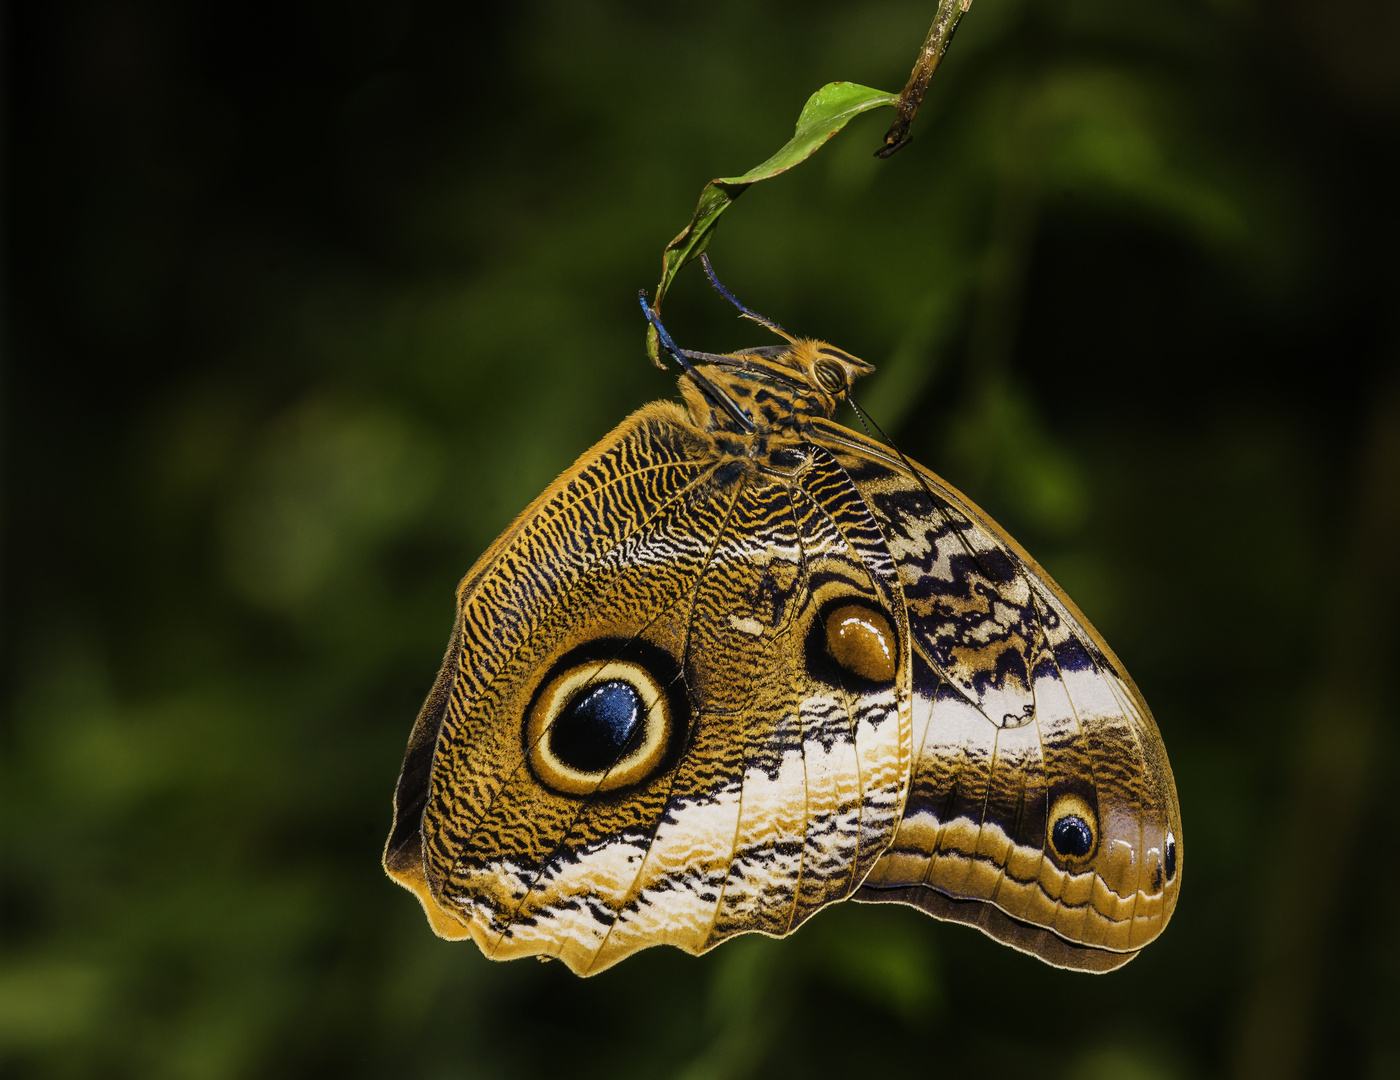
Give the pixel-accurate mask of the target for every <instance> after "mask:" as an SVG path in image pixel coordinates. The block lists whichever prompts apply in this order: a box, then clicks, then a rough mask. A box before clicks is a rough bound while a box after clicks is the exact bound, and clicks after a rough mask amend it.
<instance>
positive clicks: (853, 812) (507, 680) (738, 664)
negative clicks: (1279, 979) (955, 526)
mask: <svg viewBox="0 0 1400 1080" xmlns="http://www.w3.org/2000/svg"><path fill="white" fill-rule="evenodd" d="M788 457H789V458H792V459H793V460H792V462H791V464H792V466H793V467H792V468H790V469H788V470H787V471H781V470H778V471H775V470H764V469H761V468H758V467H756V466H754V465H753V464H752V463H750V462H747V461H742V460H735V459H732V458H726V457H725V456H724V455H723V454H722V453H721V452H720V450H719V449H718V448H717V446H716V444H715V443H714V441H713V440H712V439H711V437H710V436H708V435H706V434H704V433H703V432H701V431H699V430H698V429H697V428H695V427H694V426H693V425H691V424H690V423H689V422H688V420H687V418H686V414H685V413H684V412H683V411H681V410H680V409H679V408H676V407H674V406H670V405H666V404H658V405H653V406H649V407H648V408H646V409H644V410H642V411H641V412H640V413H638V414H636V415H635V416H633V417H631V418H629V420H627V421H626V422H624V423H623V425H622V426H621V427H619V428H618V429H617V431H615V432H614V433H613V434H612V435H610V436H609V437H608V438H607V439H605V440H604V441H603V442H602V443H600V444H599V445H598V446H597V447H595V448H594V449H593V450H592V451H590V452H589V453H588V454H585V455H584V457H583V458H581V459H580V461H579V462H578V463H577V464H576V465H575V466H574V467H573V468H572V469H571V470H570V471H569V472H567V473H566V474H565V475H564V476H563V477H561V478H560V480H559V481H558V482H557V483H556V484H555V485H554V486H553V487H552V488H551V489H550V490H549V491H547V492H545V494H544V495H542V496H541V497H540V499H539V500H537V501H536V503H535V504H534V505H533V506H532V507H530V508H529V509H528V510H527V511H526V512H525V513H524V514H522V515H521V517H520V518H519V519H518V520H517V522H516V523H515V524H514V525H513V526H512V527H511V529H510V530H508V531H507V533H506V534H505V535H504V536H503V537H502V538H501V539H500V540H498V541H497V543H496V544H495V545H494V546H493V547H492V549H491V550H489V551H488V552H487V553H486V555H484V556H483V557H482V559H481V560H480V562H479V563H478V564H477V566H476V567H475V568H474V569H473V570H472V572H471V573H470V574H468V576H467V578H466V579H465V580H464V581H463V583H462V585H461V587H460V589H459V593H458V618H457V625H456V630H455V632H454V635H453V640H452V644H451V646H450V647H449V650H448V654H447V657H446V659H445V661H444V664H443V668H442V672H441V674H440V675H439V677H438V681H437V683H436V685H435V687H434V690H433V692H432V694H430V696H429V699H428V701H427V703H426V704H425V706H424V709H423V712H422V714H421V715H420V717H419V721H418V724H417V726H416V727H415V730H414V734H413V736H412V738H411V740H410V744H409V750H408V754H407V756H406V758H405V763H404V770H403V774H402V777H401V780H400V784H399V789H398V793H397V798H396V816H395V827H394V831H393V833H392V834H391V836H390V840H389V843H388V845H387V847H386V851H385V866H386V868H387V869H388V870H389V872H390V874H391V875H392V876H393V877H395V878H396V879H397V880H398V881H399V882H400V883H402V884H404V885H405V886H406V887H408V888H410V889H412V890H413V891H414V892H415V893H416V894H417V895H418V897H419V899H420V901H421V902H422V904H423V906H424V908H425V910H426V911H427V913H428V916H429V919H430V920H431V922H432V924H433V926H434V928H435V929H436V930H437V931H438V933H440V934H442V935H443V936H447V937H467V936H470V937H471V938H472V939H473V940H474V941H476V943H477V944H478V945H479V946H480V948H481V949H482V951H483V952H485V953H486V954H487V955H488V956H492V957H495V958H499V959H506V958H511V957H516V956H525V955H545V956H557V957H559V958H560V959H562V960H563V961H564V962H565V963H566V964H568V966H569V967H570V968H571V969H573V970H574V971H576V972H578V973H580V974H589V973H593V972H597V971H600V970H602V969H604V968H605V967H608V966H610V965H611V964H613V963H615V962H617V961H618V960H620V959H622V958H623V957H625V956H627V955H629V954H630V953H631V952H633V951H636V950H637V949H641V948H645V947H647V946H650V945H655V944H661V943H668V944H673V945H677V946H679V947H680V948H683V949H686V950H687V951H690V952H695V953H698V952H702V951H704V950H706V949H708V948H710V947H712V946H713V945H715V944H717V943H718V942H720V941H722V940H724V939H725V938H727V937H730V936H732V935H734V934H738V933H742V932H745V931H760V932H764V933H768V934H772V935H782V934H785V933H788V932H789V931H791V930H792V929H793V928H795V927H796V926H797V925H799V924H800V923H801V922H802V921H803V920H804V919H806V918H807V917H808V916H810V915H811V914H812V913H813V912H815V911H816V910H818V909H819V908H820V907H822V906H823V905H825V904H827V903H830V902H832V901H833V900H838V899H842V898H845V897H847V896H849V895H850V894H851V893H852V892H854V891H855V890H856V889H857V888H858V887H859V886H860V884H861V882H862V881H863V880H864V879H865V877H866V875H867V873H868V872H869V871H870V869H871V868H872V867H873V866H874V865H875V863H876V861H877V859H878V858H879V857H880V856H881V854H882V853H883V852H884V851H885V849H886V848H887V847H888V846H889V843H890V841H891V839H892V838H893V835H894V829H895V826H896V824H897V823H898V821H899V813H900V809H901V807H902V806H903V803H904V799H905V795H906V793H907V787H908V779H909V762H910V754H911V746H912V727H911V723H912V720H911V707H910V702H911V698H910V681H909V680H910V663H909V659H910V653H909V641H908V626H907V621H906V619H905V616H904V607H903V600H902V597H901V594H900V591H899V588H898V584H897V578H896V575H895V566H894V562H893V560H892V559H891V557H890V552H889V550H888V548H887V547H886V545H885V542H884V538H883V535H882V533H881V531H880V529H879V526H878V524H877V523H876V522H875V520H874V518H873V517H872V515H871V512H870V509H869V507H868V506H867V505H866V503H865V502H864V500H862V499H861V498H860V496H859V494H858V493H857V492H856V491H855V490H854V489H853V488H852V487H851V486H850V484H849V482H848V481H847V480H846V478H845V476H844V474H843V473H842V471H841V469H840V468H839V467H838V466H837V465H836V463H835V462H834V461H833V460H832V459H831V458H830V456H829V455H827V454H825V453H824V452H823V451H821V450H819V449H817V448H808V449H807V450H806V451H804V452H803V453H800V454H796V455H795V457H794V455H792V454H789V455H788ZM796 458H801V459H802V460H801V461H800V462H799V461H797V460H796ZM785 460H786V459H785ZM882 650H883V652H882ZM638 718H640V719H638ZM629 724H630V725H631V726H629Z"/></svg>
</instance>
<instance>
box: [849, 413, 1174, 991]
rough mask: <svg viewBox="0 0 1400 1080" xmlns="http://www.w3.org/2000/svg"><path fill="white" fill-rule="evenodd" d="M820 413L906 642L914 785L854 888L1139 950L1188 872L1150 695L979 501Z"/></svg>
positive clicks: (1077, 963) (1038, 945) (1100, 963)
mask: <svg viewBox="0 0 1400 1080" xmlns="http://www.w3.org/2000/svg"><path fill="white" fill-rule="evenodd" d="M824 428H825V429H826V430H825V432H824V435H823V438H824V441H827V443H828V445H829V446H831V448H832V449H833V451H834V453H835V456H836V457H837V459H838V461H840V463H841V464H842V466H843V467H844V468H845V469H846V471H847V473H848V474H849V476H850V477H851V480H852V482H853V483H854V485H855V486H856V487H857V488H858V489H859V490H860V492H861V494H862V495H863V497H864V498H865V499H866V501H867V502H868V503H869V505H870V506H871V508H872V510H873V511H874V514H875V516H876V518H877V519H878V520H879V521H880V522H881V525H882V528H883V530H884V533H885V537H886V540H887V542H888V544H889V547H890V551H891V554H892V556H893V557H894V559H895V562H896V564H897V566H898V573H899V578H900V583H901V585H902V587H903V592H904V598H905V603H906V607H907V610H908V614H909V623H910V635H911V642H912V652H913V664H912V678H913V690H914V745H915V757H914V765H913V776H912V779H911V782H910V791H909V798H908V802H907V804H906V806H905V810H904V815H903V819H902V821H901V822H900V826H899V829H898V831H897V833H896V836H895V839H894V841H893V843H892V844H891V846H890V849H889V850H888V851H887V852H886V854H885V855H884V856H883V857H882V858H881V860H880V861H879V862H878V863H877V865H876V866H875V868H874V870H873V871H872V872H871V874H870V876H869V877H868V878H867V880H866V882H865V886H864V888H862V889H861V890H860V892H859V893H858V894H857V896H856V899H858V900H866V901H878V900H895V901H899V902H904V903H910V904H913V905H915V906H918V907H920V908H923V909H924V910H926V911H928V912H930V913H931V914H934V915H936V916H938V917H941V918H949V919H954V920H957V921H960V922H966V923H971V924H973V925H976V926H978V927H980V928H981V929H983V930H984V931H985V932H987V933H988V934H990V935H992V936H993V937H996V938H998V939H999V940H1002V941H1005V942H1007V943H1009V944H1011V945H1013V946H1015V947H1017V948H1020V949H1022V950H1023V951H1027V952H1032V953H1035V954H1036V955H1039V956H1040V957H1042V959H1045V960H1048V961H1049V962H1051V963H1054V964H1057V965H1059V966H1063V967H1073V968H1081V969H1086V970H1095V971H1104V970H1110V969H1112V968H1114V967H1117V966H1120V965H1121V964H1123V963H1126V962H1127V960H1129V959H1131V958H1132V956H1133V955H1135V954H1136V952H1137V950H1138V949H1140V948H1141V947H1142V946H1143V945H1145V944H1146V943H1147V942H1148V941H1150V940H1151V939H1152V938H1153V937H1155V936H1156V935H1157V934H1158V933H1159V932H1160V931H1161V929H1162V928H1163V927H1164V926H1165V924H1166V922H1167V920H1168V918H1169V917H1170V915H1171V911H1172V909H1173V907H1174V906H1175V902H1176V897H1177V892H1178V889H1179V886H1180V882H1181V862H1182V856H1181V850H1180V849H1181V822H1180V812H1179V809H1178V806H1177V800H1176V788H1175V783H1174V781H1173V779H1172V775H1171V768H1170V766H1169V765H1168V763H1167V757H1166V752H1165V750H1164V748H1163V746H1162V740H1161V736H1160V735H1159V733H1158V731H1157V727H1156V724H1155V723H1154V721H1153V719H1152V716H1151V713H1150V712H1149V711H1148V709H1147V706H1146V705H1145V703H1144V702H1143V700H1142V698H1141V695H1140V694H1139V693H1138V691H1137V688H1136V687H1135V686H1134V685H1133V683H1132V681H1131V680H1130V679H1129V678H1128V676H1127V674H1126V672H1124V670H1123V668H1122V666H1121V665H1120V664H1119V662H1118V660H1117V658H1116V657H1114V656H1113V654H1112V653H1111V652H1110V651H1109V650H1108V648H1107V646H1106V645H1104V643H1103V641H1102V640H1101V639H1100V638H1099V636H1098V634H1097V633H1096V632H1095V631H1094V630H1093V629H1092V627H1090V626H1089V624H1088V622H1087V621H1086V620H1085V619H1084V618H1083V616H1082V615H1080V614H1079V612H1078V611H1077V610H1076V609H1075V608H1074V606H1073V605H1072V604H1071V603H1070V602H1069V600H1068V599H1067V598H1066V597H1065V596H1064V594H1063V593H1062V592H1061V591H1060V590H1059V588H1058V587H1057V586H1056V585H1055V584H1054V583H1053V581H1051V580H1050V578H1049V577H1048V575H1046V573H1045V572H1044V570H1042V569H1041V568H1040V567H1039V566H1038V565H1037V564H1036V563H1035V562H1034V560H1032V559H1031V558H1030V556H1028V555H1026V553H1025V552H1024V551H1023V550H1022V549H1021V548H1020V547H1019V546H1018V545H1017V544H1016V543H1015V541H1013V540H1011V538H1010V537H1008V536H1006V534H1005V533H1003V532H1002V531H1001V530H1000V529H999V528H998V527H997V526H996V525H995V524H994V523H992V522H991V520H990V519H989V518H987V516H986V515H985V514H983V513H982V512H981V511H980V510H978V509H977V507H975V506H974V505H973V504H972V503H971V502H970V501H969V500H967V499H966V498H965V497H964V496H962V495H961V494H959V493H958V492H956V491H955V490H953V489H952V488H950V487H949V486H948V485H947V484H946V483H944V481H942V480H941V479H939V478H938V477H937V476H935V475H933V474H932V473H929V472H926V471H921V472H920V478H919V479H916V478H915V477H914V476H913V475H911V473H910V471H909V469H908V468H907V467H906V466H905V464H904V463H903V462H902V461H901V460H900V459H899V458H897V457H896V456H894V455H893V454H892V453H891V452H890V451H889V450H888V449H887V448H885V447H882V446H880V445H879V444H877V443H874V442H871V441H869V440H865V439H862V438H861V437H860V436H859V435H856V434H855V433H853V432H850V431H849V430H848V429H845V428H842V427H838V426H837V425H835V424H829V425H824ZM920 480H922V483H921V482H920ZM1080 823H1082V825H1083V826H1085V828H1083V829H1081V828H1080Z"/></svg>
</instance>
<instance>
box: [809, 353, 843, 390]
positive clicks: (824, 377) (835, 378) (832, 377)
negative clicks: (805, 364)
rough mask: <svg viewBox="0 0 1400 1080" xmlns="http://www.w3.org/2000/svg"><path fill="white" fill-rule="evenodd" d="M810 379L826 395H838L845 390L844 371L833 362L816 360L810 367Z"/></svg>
mask: <svg viewBox="0 0 1400 1080" xmlns="http://www.w3.org/2000/svg"><path fill="white" fill-rule="evenodd" d="M812 378H814V379H816V381H817V385H818V386H820V387H821V388H822V389H823V390H825V391H826V392H827V393H828V394H840V393H842V392H843V391H844V390H845V389H846V369H845V368H843V367H842V366H841V365H840V364H838V363H837V362H836V361H835V360H827V359H821V360H818V361H817V362H816V363H815V364H813V365H812Z"/></svg>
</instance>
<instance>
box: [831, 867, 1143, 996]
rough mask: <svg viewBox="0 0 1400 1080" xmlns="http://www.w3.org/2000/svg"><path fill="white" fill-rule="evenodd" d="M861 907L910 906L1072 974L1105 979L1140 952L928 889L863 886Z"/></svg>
mask: <svg viewBox="0 0 1400 1080" xmlns="http://www.w3.org/2000/svg"><path fill="white" fill-rule="evenodd" d="M851 899H852V900H854V901H856V902H857V903H859V904H878V903H881V902H882V901H883V902H888V903H895V904H908V905H909V906H910V907H916V908H918V909H919V910H920V911H923V912H927V913H928V914H929V915H932V916H933V917H934V918H935V919H946V920H948V921H949V922H959V923H963V924H964V925H966V926H975V927H976V928H977V929H978V930H981V931H982V933H984V934H986V935H987V936H988V937H989V938H992V939H993V940H995V941H1000V942H1001V943H1002V944H1003V945H1010V946H1011V947H1012V948H1013V949H1015V950H1017V951H1018V952H1023V953H1026V954H1028V955H1030V956H1034V957H1035V958H1036V959H1038V960H1043V961H1044V962H1045V963H1047V964H1050V965H1051V966H1052V967H1057V968H1066V969H1068V970H1070V971H1089V972H1092V973H1094V974H1096V975H1102V974H1103V973H1104V972H1106V971H1113V970H1114V969H1116V968H1120V967H1122V966H1123V965H1124V964H1126V963H1127V962H1128V961H1129V960H1131V959H1132V958H1133V957H1135V956H1137V953H1136V952H1109V951H1108V950H1107V949H1094V948H1090V947H1088V946H1085V945H1071V944H1070V943H1069V942H1068V941H1066V940H1065V939H1064V938H1062V937H1060V936H1059V935H1057V934H1054V933H1052V932H1051V931H1049V930H1042V929H1041V928H1040V927H1038V926H1031V925H1030V924H1028V923H1023V922H1020V921H1019V920H1017V919H1013V918H1012V917H1011V916H1010V915H1008V914H1006V912H1004V911H1002V910H1001V908H999V907H997V906H996V905H995V904H989V903H987V902H986V901H985V900H954V899H953V898H952V897H951V896H945V895H944V894H943V893H941V892H938V891H937V890H935V889H931V888H929V887H928V886H926V885H904V886H900V887H897V888H892V889H877V888H873V887H871V886H869V885H863V886H861V888H859V889H858V890H856V894H855V895H854V896H852V897H851Z"/></svg>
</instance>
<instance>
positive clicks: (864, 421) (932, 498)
mask: <svg viewBox="0 0 1400 1080" xmlns="http://www.w3.org/2000/svg"><path fill="white" fill-rule="evenodd" d="M846 400H847V401H849V402H850V403H851V408H853V409H854V410H855V411H856V415H857V416H858V417H860V426H861V427H863V428H865V433H866V434H867V435H870V426H871V424H874V425H875V430H876V431H878V432H879V433H880V438H882V439H884V440H885V442H886V443H887V444H888V445H889V448H890V449H891V450H893V451H894V452H895V453H896V454H898V455H899V460H900V461H902V462H904V467H905V468H906V469H908V470H909V475H910V476H912V477H913V478H914V479H915V480H916V481H918V484H919V487H921V488H923V489H924V494H925V495H927V496H928V497H929V502H931V503H933V505H934V506H935V507H937V506H938V497H937V496H936V495H934V493H933V490H932V489H931V488H930V487H929V486H928V484H927V483H926V482H925V481H924V478H923V477H922V476H920V475H919V470H918V469H916V468H914V463H913V462H912V461H910V460H909V459H908V458H907V457H905V456H904V451H903V450H901V449H900V448H899V447H898V446H896V445H895V441H894V440H893V439H891V438H890V437H889V436H888V435H886V434H885V429H884V428H882V427H881V426H880V425H879V424H877V423H875V418H874V417H873V416H871V415H870V414H869V413H867V412H866V411H865V410H864V409H862V408H861V407H860V406H859V405H857V404H856V402H855V398H853V397H851V394H850V391H847V392H846ZM870 437H871V438H872V439H873V438H875V436H874V435H870ZM939 512H940V513H943V511H942V508H941V507H940V508H939ZM944 520H945V521H947V515H946V514H945V515H944ZM949 524H950V525H951V524H952V523H951V522H949ZM954 532H957V530H956V529H955V530H954ZM958 539H959V540H960V541H961V542H962V546H963V550H964V551H966V552H967V553H968V554H969V555H970V556H972V561H973V562H975V563H976V564H977V566H978V568H979V569H981V571H982V573H983V574H985V575H986V576H987V577H988V578H991V577H992V572H991V569H990V568H989V567H988V566H987V564H986V563H985V562H984V561H983V559H982V556H981V555H979V554H978V553H977V552H976V551H974V550H973V549H972V548H971V547H970V546H969V545H968V543H967V540H966V538H964V537H963V536H962V534H961V533H958Z"/></svg>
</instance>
